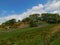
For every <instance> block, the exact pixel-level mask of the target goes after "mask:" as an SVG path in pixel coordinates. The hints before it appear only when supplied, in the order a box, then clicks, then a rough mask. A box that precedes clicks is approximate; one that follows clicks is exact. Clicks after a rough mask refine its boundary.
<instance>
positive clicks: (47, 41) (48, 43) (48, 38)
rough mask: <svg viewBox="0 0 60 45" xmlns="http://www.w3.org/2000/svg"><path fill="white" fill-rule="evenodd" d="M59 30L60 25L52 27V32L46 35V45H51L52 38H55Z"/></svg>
mask: <svg viewBox="0 0 60 45" xmlns="http://www.w3.org/2000/svg"><path fill="white" fill-rule="evenodd" d="M58 32H60V25H58V26H55V27H53V28H51V30H50V32H48V34H47V35H46V37H45V43H44V45H50V42H51V40H52V38H53V37H54V36H55V35H56V34H57V33H58ZM52 41H53V40H52Z"/></svg>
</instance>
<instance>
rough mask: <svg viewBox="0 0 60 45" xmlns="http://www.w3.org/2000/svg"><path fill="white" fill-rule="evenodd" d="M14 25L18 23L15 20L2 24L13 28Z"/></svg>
mask: <svg viewBox="0 0 60 45" xmlns="http://www.w3.org/2000/svg"><path fill="white" fill-rule="evenodd" d="M14 23H16V20H15V19H11V20H8V21H6V22H4V23H2V25H6V26H11V25H13V24H14Z"/></svg>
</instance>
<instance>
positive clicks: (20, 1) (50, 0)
mask: <svg viewBox="0 0 60 45" xmlns="http://www.w3.org/2000/svg"><path fill="white" fill-rule="evenodd" d="M35 13H38V14H42V13H58V14H60V0H0V24H2V23H3V22H5V21H7V20H10V19H13V18H14V19H16V20H22V19H24V18H26V17H28V16H29V15H31V14H35Z"/></svg>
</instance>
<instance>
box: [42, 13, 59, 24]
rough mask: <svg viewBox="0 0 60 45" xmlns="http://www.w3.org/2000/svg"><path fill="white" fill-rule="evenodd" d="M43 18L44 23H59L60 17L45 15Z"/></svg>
mask: <svg viewBox="0 0 60 45" xmlns="http://www.w3.org/2000/svg"><path fill="white" fill-rule="evenodd" d="M41 17H42V20H43V21H46V22H48V23H58V20H59V17H60V16H59V14H50V13H43V14H42V16H41Z"/></svg>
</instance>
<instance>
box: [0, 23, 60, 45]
mask: <svg viewBox="0 0 60 45" xmlns="http://www.w3.org/2000/svg"><path fill="white" fill-rule="evenodd" d="M59 25H60V24H51V25H48V26H43V27H33V28H30V27H28V28H23V29H15V30H14V31H10V32H0V45H60V32H59V31H60V30H59V29H60V27H59ZM57 27H59V28H57ZM55 30H56V31H55Z"/></svg>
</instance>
